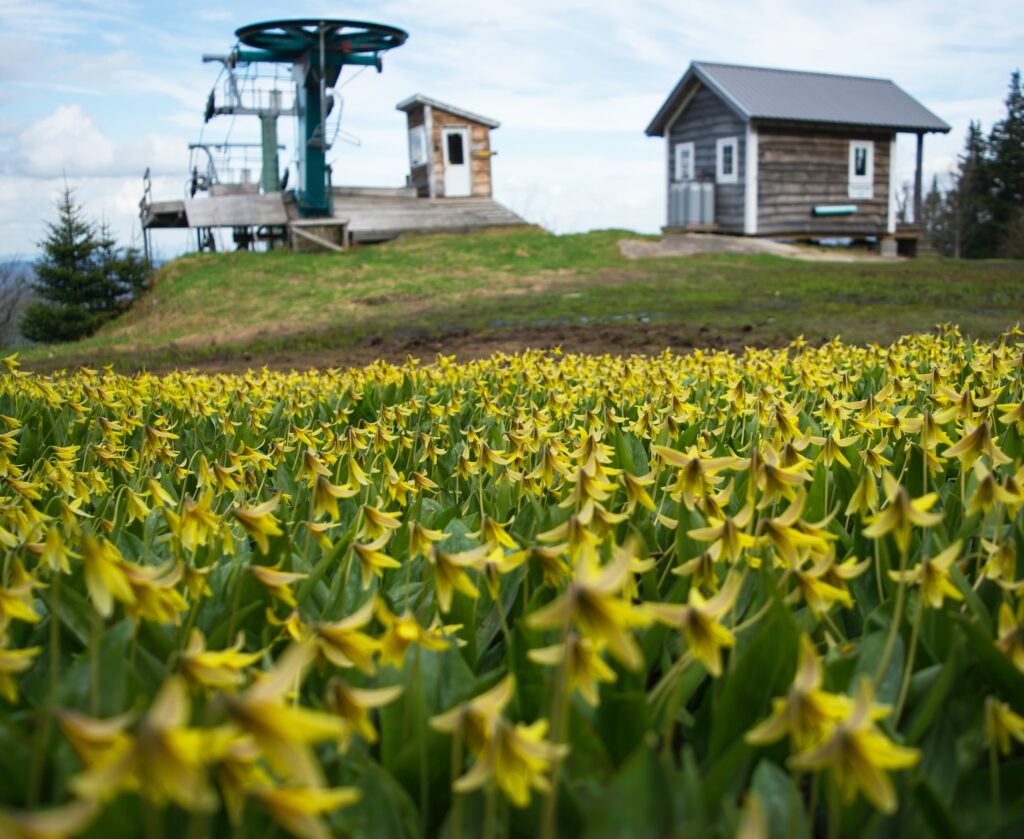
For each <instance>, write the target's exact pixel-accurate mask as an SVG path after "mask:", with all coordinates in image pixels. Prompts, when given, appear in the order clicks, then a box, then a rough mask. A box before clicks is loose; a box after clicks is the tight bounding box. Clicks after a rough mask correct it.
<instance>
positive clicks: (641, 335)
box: [149, 324, 774, 373]
mask: <svg viewBox="0 0 1024 839" xmlns="http://www.w3.org/2000/svg"><path fill="white" fill-rule="evenodd" d="M751 331H752V328H751V327H742V328H737V329H734V330H726V329H719V328H709V327H705V326H700V327H698V326H694V325H685V324H610V325H601V326H589V327H584V326H544V327H537V326H524V327H522V328H518V329H508V330H500V331H493V332H481V333H473V332H468V331H465V332H453V333H450V334H446V335H442V336H433V335H432V336H429V337H428V336H422V337H411V338H404V339H400V340H393V339H384V338H375V339H372V340H371V341H370V342H369V343H367V344H364V345H361V346H358V347H346V348H343V349H336V350H323V349H320V350H311V351H303V352H287V351H285V352H278V353H274V354H271V355H244V356H240V357H231V358H223V359H211V360H210V361H207V362H204V363H202V364H191V365H180V366H181V367H184V368H186V369H197V370H201V371H203V372H209V373H241V372H244V371H245V370H249V369H252V368H258V367H263V366H266V367H268V368H270V369H272V370H308V369H311V368H317V369H326V368H338V367H341V368H345V367H363V366H365V365H367V364H371V363H373V362H374V361H377V360H378V359H382V360H384V361H389V362H403V361H405V359H406V358H407V357H408V356H410V355H411V356H414V357H416V358H420V359H422V360H423V361H424V362H429V361H431V360H433V358H434V356H435V355H437V354H438V353H440V354H442V355H454V356H455V357H456V358H457V359H458V360H459V361H470V360H472V359H476V358H485V357H487V356H490V355H493V354H495V353H499V352H501V353H508V354H511V353H517V352H522V351H523V350H527V349H541V350H550V349H554V348H556V347H558V348H560V349H561V350H562V352H573V353H592V354H595V355H603V354H606V353H607V354H610V355H633V354H641V355H654V354H657V353H660V352H663V351H664V350H666V349H668V350H671V351H673V352H677V353H685V352H689V351H690V350H692V349H693V348H695V347H701V348H708V349H731V350H741V349H742V348H743V347H745V346H747V345H749V344H761V345H763V344H764V343H765V341H764V340H763V339H758V338H757V337H755V336H754V335H752V334H751ZM768 343H774V341H768ZM177 367H178V366H176V365H170V366H167V367H161V366H160V365H155V366H150V368H149V369H150V370H151V371H152V372H168V371H169V370H172V369H177Z"/></svg>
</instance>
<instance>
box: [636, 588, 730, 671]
mask: <svg viewBox="0 0 1024 839" xmlns="http://www.w3.org/2000/svg"><path fill="white" fill-rule="evenodd" d="M742 584H743V579H742V577H741V576H740V575H739V574H735V573H734V574H733V575H732V576H731V577H730V578H729V579H728V581H727V582H726V583H725V585H724V586H722V590H721V591H719V592H718V594H716V595H715V596H714V597H712V598H711V599H705V597H704V596H703V595H702V594H701V593H700V592H699V591H698V590H697V589H696V588H694V587H691V588H690V592H689V594H688V596H687V602H686V604H685V605H684V604H679V603H647V604H645V605H646V609H647V611H648V612H650V614H651V615H652V616H653V617H654V618H655V620H658V621H660V622H661V623H663V624H665V625H666V626H671V627H673V628H674V629H678V630H679V631H680V632H682V634H683V638H684V639H686V644H687V646H688V647H689V649H690V653H691V654H692V655H693V657H694V658H695V659H697V661H699V662H700V663H701V664H703V665H704V667H705V668H706V669H707V671H708V673H710V674H711V675H712V676H714V677H716V678H717V677H718V676H720V675H722V648H723V647H732V646H733V645H735V643H736V636H735V635H733V633H732V631H731V630H730V629H728V628H727V627H725V626H723V625H722V624H721V623H720V622H719V620H720V618H722V617H723V616H724V615H725V614H726V613H727V612H728V611H729V610H730V609H732V607H733V604H734V603H735V602H736V597H737V596H738V595H739V593H740V587H741V586H742Z"/></svg>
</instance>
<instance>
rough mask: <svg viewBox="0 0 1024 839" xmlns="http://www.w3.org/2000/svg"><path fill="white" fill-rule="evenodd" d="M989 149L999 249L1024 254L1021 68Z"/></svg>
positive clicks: (1013, 77) (1002, 252) (1006, 253)
mask: <svg viewBox="0 0 1024 839" xmlns="http://www.w3.org/2000/svg"><path fill="white" fill-rule="evenodd" d="M988 148H989V156H990V169H991V187H992V221H993V224H994V226H995V228H996V232H995V235H996V238H997V248H998V251H999V253H1000V255H1003V256H1024V237H1022V235H1021V234H1022V230H1024V90H1022V88H1021V75H1020V71H1019V70H1017V71H1015V72H1014V73H1013V74H1012V75H1011V76H1010V90H1009V92H1008V93H1007V95H1006V117H1005V119H1002V120H1000V121H999V122H997V123H996V124H995V125H993V126H992V132H991V134H990V135H989V141H988Z"/></svg>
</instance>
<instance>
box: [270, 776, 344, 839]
mask: <svg viewBox="0 0 1024 839" xmlns="http://www.w3.org/2000/svg"><path fill="white" fill-rule="evenodd" d="M252 794H253V796H254V797H255V798H256V800H257V801H259V802H260V804H261V805H262V806H263V808H264V809H265V810H266V811H267V812H268V813H269V814H270V816H271V818H273V819H274V821H276V822H277V823H278V824H279V825H281V827H283V828H284V829H285V830H287V831H288V832H289V833H290V834H291V835H292V836H296V837H298V839H331V837H332V836H333V835H334V833H332V831H331V830H330V828H328V826H327V825H326V824H324V821H323V819H321V818H320V816H321V815H322V814H324V813H331V812H333V811H335V810H338V809H340V808H342V807H348V806H350V805H352V804H355V803H356V802H357V801H359V799H360V797H361V795H362V794H361V793H360V791H359V790H358V789H356V788H355V787H334V788H332V789H321V788H319V787H265V788H258V789H256V790H254V791H253V793H252Z"/></svg>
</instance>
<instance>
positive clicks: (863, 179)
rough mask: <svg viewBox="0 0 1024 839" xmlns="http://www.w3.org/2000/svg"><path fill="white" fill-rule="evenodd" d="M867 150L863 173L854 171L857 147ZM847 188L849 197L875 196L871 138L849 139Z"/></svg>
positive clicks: (872, 142) (873, 154)
mask: <svg viewBox="0 0 1024 839" xmlns="http://www.w3.org/2000/svg"><path fill="white" fill-rule="evenodd" d="M861 148H862V149H866V150H867V167H866V171H865V173H864V174H863V175H858V174H857V173H856V172H855V171H854V166H855V161H856V156H857V149H861ZM849 182H850V184H849V189H848V190H847V194H848V195H849V197H850V198H874V197H875V143H874V141H873V140H850V159H849Z"/></svg>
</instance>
